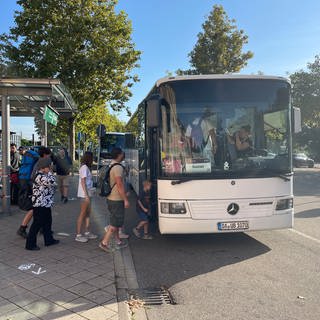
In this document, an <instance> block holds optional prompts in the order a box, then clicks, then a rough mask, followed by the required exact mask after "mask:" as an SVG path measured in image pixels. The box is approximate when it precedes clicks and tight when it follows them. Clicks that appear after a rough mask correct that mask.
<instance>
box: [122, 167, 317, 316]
mask: <svg viewBox="0 0 320 320" xmlns="http://www.w3.org/2000/svg"><path fill="white" fill-rule="evenodd" d="M294 194H295V227H294V229H292V230H277V231H260V232H250V233H235V234H212V235H188V236H185V235H184V236H181V235H179V236H160V235H156V236H155V238H154V239H153V240H139V239H136V238H134V236H132V237H131V238H130V249H131V253H132V256H133V261H134V264H135V268H136V273H137V279H138V282H139V286H140V288H150V287H159V286H162V285H164V286H166V287H168V288H169V290H170V292H171V293H172V295H173V297H174V299H175V300H176V302H177V304H176V305H162V306H160V307H154V306H152V307H148V308H147V309H146V310H147V311H146V312H147V316H148V319H149V320H180V319H181V320H182V319H183V320H189V319H190V320H194V319H197V320H200V319H201V320H213V319H214V320H216V319H217V320H219V319H227V320H231V319H232V320H233V319H234V320H240V319H245V320H251V319H263V320H269V319H275V320H289V319H290V320H291V319H297V320H298V319H299V320H301V319H305V320H313V319H314V320H318V319H320V304H319V298H320V276H319V272H320V169H297V170H296V172H295V176H294ZM132 200H134V198H132ZM130 211H131V212H130V214H128V217H127V221H126V224H127V225H128V228H132V227H133V225H134V223H135V221H136V216H135V214H134V212H133V211H134V210H133V209H132V210H130Z"/></svg>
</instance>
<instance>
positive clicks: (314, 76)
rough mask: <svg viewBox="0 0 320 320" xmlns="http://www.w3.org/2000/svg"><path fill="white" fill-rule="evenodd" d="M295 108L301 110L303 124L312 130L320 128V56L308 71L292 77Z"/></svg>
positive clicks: (294, 74)
mask: <svg viewBox="0 0 320 320" xmlns="http://www.w3.org/2000/svg"><path fill="white" fill-rule="evenodd" d="M290 80H291V83H292V103H293V106H295V107H298V108H300V109H301V115H302V122H303V124H304V125H306V126H308V127H310V128H316V127H320V56H318V55H317V56H316V57H315V61H314V62H312V63H308V64H307V71H304V70H300V71H297V72H295V73H293V74H292V75H290Z"/></svg>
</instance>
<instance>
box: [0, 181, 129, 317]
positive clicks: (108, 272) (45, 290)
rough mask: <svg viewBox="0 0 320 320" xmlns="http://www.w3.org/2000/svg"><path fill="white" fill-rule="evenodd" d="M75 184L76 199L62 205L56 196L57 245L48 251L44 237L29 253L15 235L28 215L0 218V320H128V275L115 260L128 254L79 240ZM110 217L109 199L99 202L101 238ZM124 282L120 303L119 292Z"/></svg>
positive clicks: (96, 214) (95, 208)
mask: <svg viewBox="0 0 320 320" xmlns="http://www.w3.org/2000/svg"><path fill="white" fill-rule="evenodd" d="M71 181H72V182H71V183H72V186H71V192H70V195H69V198H71V199H70V200H69V202H68V203H67V204H62V203H61V202H60V201H59V197H60V195H59V194H58V193H57V194H56V199H57V201H56V205H55V206H54V208H53V230H54V237H55V238H56V239H59V240H60V244H58V245H54V246H51V247H45V246H44V244H43V237H42V235H38V245H39V246H40V248H41V250H39V251H27V250H25V249H24V246H25V240H23V239H22V238H21V237H19V236H18V235H16V230H17V229H18V227H19V225H20V223H21V220H22V218H23V215H24V212H23V211H21V210H19V209H18V208H17V207H16V206H13V207H12V211H11V215H4V214H2V213H0V320H2V319H5V320H9V319H10V320H22V319H43V320H45V319H59V320H60V319H61V320H62V319H63V320H67V319H68V320H71V319H72V320H80V319H89V320H100V319H101V320H121V319H126V314H125V313H126V312H125V311H124V312H123V310H124V307H123V304H124V302H123V301H124V300H125V290H123V289H125V288H126V283H125V282H126V281H125V280H124V279H121V273H123V270H118V271H116V269H115V260H119V259H121V256H122V255H123V253H121V252H115V253H114V254H110V253H106V252H104V251H102V250H101V249H99V248H98V244H99V239H97V240H90V241H89V242H88V243H79V242H76V241H75V240H74V235H75V225H76V219H77V217H78V213H79V207H80V203H79V201H78V200H77V198H76V187H77V182H78V177H77V176H75V177H72V180H71ZM0 209H1V208H0ZM105 213H106V204H105V201H104V199H102V198H101V197H99V196H97V197H95V198H94V199H93V205H92V216H91V226H92V228H91V229H92V232H93V233H96V234H98V235H99V238H100V237H101V236H102V235H103V227H104V226H105V220H106V214H105ZM126 249H127V248H126ZM126 249H125V250H126ZM127 250H129V249H127ZM120 265H121V261H120ZM115 272H116V273H117V276H115ZM118 274H120V279H118V277H119V276H118ZM116 281H117V284H116ZM119 282H120V287H121V290H120V292H122V297H121V298H120V299H121V300H122V301H120V303H118V302H117V288H116V286H117V287H118V288H119V285H118V284H119ZM121 282H122V283H121ZM118 296H119V295H118ZM118 299H119V297H118ZM121 304H122V305H121ZM119 306H120V308H119ZM121 310H122V312H121ZM121 314H122V316H121ZM123 314H125V316H123Z"/></svg>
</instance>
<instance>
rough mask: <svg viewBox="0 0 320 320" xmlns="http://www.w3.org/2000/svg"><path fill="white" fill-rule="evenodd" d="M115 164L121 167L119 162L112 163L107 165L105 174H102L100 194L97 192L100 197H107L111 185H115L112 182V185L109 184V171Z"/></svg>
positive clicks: (111, 187)
mask: <svg viewBox="0 0 320 320" xmlns="http://www.w3.org/2000/svg"><path fill="white" fill-rule="evenodd" d="M117 165H119V166H121V167H122V168H123V166H122V164H121V163H114V164H112V165H111V166H109V168H108V169H107V171H106V175H105V176H104V179H103V180H102V183H101V188H100V194H99V195H100V196H101V197H107V196H108V195H109V194H110V193H111V191H112V189H113V187H114V186H115V185H116V184H114V185H113V186H111V185H110V171H111V169H112V168H113V167H114V166H117Z"/></svg>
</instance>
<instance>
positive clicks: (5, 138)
mask: <svg viewBox="0 0 320 320" xmlns="http://www.w3.org/2000/svg"><path fill="white" fill-rule="evenodd" d="M1 107H2V113H1V116H2V146H1V147H2V173H1V178H2V212H3V213H10V199H11V196H10V102H9V97H8V96H7V95H2V96H1Z"/></svg>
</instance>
